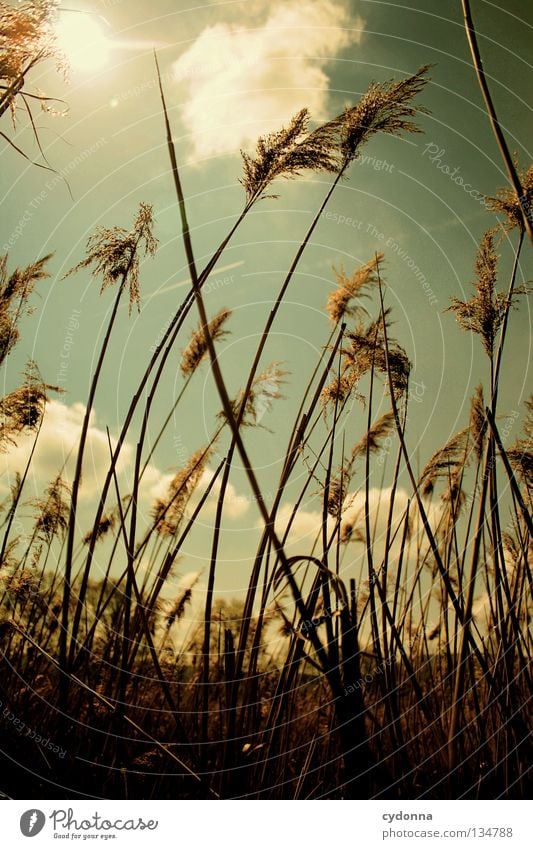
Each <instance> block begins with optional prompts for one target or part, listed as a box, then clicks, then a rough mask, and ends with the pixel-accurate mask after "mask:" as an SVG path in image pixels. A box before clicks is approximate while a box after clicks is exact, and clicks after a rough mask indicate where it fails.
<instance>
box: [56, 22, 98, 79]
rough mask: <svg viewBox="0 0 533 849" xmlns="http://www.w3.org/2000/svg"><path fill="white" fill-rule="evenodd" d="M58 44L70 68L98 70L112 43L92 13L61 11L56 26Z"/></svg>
mask: <svg viewBox="0 0 533 849" xmlns="http://www.w3.org/2000/svg"><path fill="white" fill-rule="evenodd" d="M56 33H57V41H58V45H59V47H60V48H61V50H63V52H64V53H65V55H66V57H67V60H68V63H69V65H70V67H71V68H73V69H75V70H79V71H97V70H99V69H100V68H103V67H104V66H105V65H106V64H107V63H108V61H109V55H110V50H111V42H110V41H109V39H108V38H107V37H106V36H105V34H104V32H103V30H102V27H101V26H100V23H99V22H98V20H97V19H96V18H95V16H94V15H89V14H87V13H85V12H74V11H72V12H70V11H67V10H65V11H63V12H62V13H61V16H60V20H59V22H58V24H57V27H56Z"/></svg>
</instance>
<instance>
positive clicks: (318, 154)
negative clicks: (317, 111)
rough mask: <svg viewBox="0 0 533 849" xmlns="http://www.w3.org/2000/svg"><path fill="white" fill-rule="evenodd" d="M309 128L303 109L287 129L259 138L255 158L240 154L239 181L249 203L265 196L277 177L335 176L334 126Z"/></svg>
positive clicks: (242, 152) (307, 118)
mask: <svg viewBox="0 0 533 849" xmlns="http://www.w3.org/2000/svg"><path fill="white" fill-rule="evenodd" d="M308 125H309V113H308V111H307V109H302V110H300V112H298V114H297V115H295V116H294V118H293V119H292V120H291V122H290V124H289V126H288V127H286V128H285V127H283V128H282V129H281V130H278V131H277V132H275V133H269V134H268V135H266V136H261V137H260V138H259V139H258V141H257V146H256V154H255V157H253V156H249V155H248V154H247V153H245V152H244V151H241V156H242V159H243V169H244V176H243V178H242V179H241V181H240V182H241V184H242V185H243V186H244V189H245V191H246V197H247V199H248V202H252V201H255V200H257V199H258V198H261V197H266V195H265V194H264V193H265V191H266V189H267V188H268V186H269V185H270V183H272V181H273V180H275V179H276V178H277V177H285V178H291V177H298V176H299V175H300V174H301V172H302V171H304V170H311V171H327V172H330V173H333V174H335V173H337V171H338V170H339V164H338V162H337V158H336V152H335V146H336V128H335V125H334V123H332V122H330V123H327V124H324V125H322V126H320V127H317V129H316V130H313V131H311V132H309V131H308ZM271 197H275V195H271Z"/></svg>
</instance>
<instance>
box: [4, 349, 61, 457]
mask: <svg viewBox="0 0 533 849" xmlns="http://www.w3.org/2000/svg"><path fill="white" fill-rule="evenodd" d="M49 391H53V392H61V389H59V388H58V387H57V386H50V385H49V384H47V383H43V381H42V379H41V376H40V374H39V370H38V368H37V366H36V364H35V363H34V362H33V361H32V360H30V361H29V363H28V365H27V366H26V369H25V371H24V383H23V384H22V386H19V387H18V389H14V390H13V392H10V393H9V394H8V395H5V396H4V398H1V399H0V452H1V451H5V450H6V448H7V446H8V445H14V444H15V438H14V437H15V436H17V435H18V434H20V433H22V431H24V430H26V429H28V430H36V429H37V428H38V427H39V424H40V422H41V420H42V417H43V414H44V409H45V406H46V403H47V401H48V400H49V399H48V394H47V393H48V392H49Z"/></svg>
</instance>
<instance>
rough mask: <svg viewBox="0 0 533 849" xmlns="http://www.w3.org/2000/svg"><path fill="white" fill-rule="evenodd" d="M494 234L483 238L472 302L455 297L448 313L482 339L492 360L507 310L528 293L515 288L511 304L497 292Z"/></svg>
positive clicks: (476, 268)
mask: <svg viewBox="0 0 533 849" xmlns="http://www.w3.org/2000/svg"><path fill="white" fill-rule="evenodd" d="M494 233H495V231H494V230H487V232H486V233H485V234H484V235H483V238H482V239H481V244H480V247H479V251H478V254H477V257H476V263H475V270H476V280H475V282H474V284H473V286H474V289H475V295H474V296H473V297H472V298H471V299H470V300H469V301H461V300H459V299H458V298H452V303H451V306H449V307H448V310H447V312H449V311H452V312H454V313H455V315H456V318H457V321H458V322H459V325H460V326H461V327H462V328H463V330H471V331H472V332H473V333H477V334H478V335H479V336H481V340H482V342H483V347H484V348H485V351H486V352H487V354H488V356H489V357H492V355H493V351H494V342H495V339H496V334H497V333H498V330H499V329H500V326H501V324H502V321H503V318H504V315H505V313H506V310H507V308H508V307H509V306H511V305H512V304H513V303H514V300H515V298H516V297H518V295H524V294H526V293H527V291H528V289H527V287H524V286H520V287H517V288H515V290H514V293H513V295H512V298H511V300H510V301H509V299H508V297H507V295H506V294H504V293H503V292H497V291H496V279H497V267H498V256H497V254H496V252H495V250H494Z"/></svg>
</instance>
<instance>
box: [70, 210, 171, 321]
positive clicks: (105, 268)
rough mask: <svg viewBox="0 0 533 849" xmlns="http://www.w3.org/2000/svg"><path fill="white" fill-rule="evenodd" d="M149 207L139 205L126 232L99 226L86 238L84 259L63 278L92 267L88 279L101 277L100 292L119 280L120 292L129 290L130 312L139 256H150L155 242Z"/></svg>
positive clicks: (135, 300) (136, 293) (137, 292)
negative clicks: (130, 227) (130, 226)
mask: <svg viewBox="0 0 533 849" xmlns="http://www.w3.org/2000/svg"><path fill="white" fill-rule="evenodd" d="M152 231H153V207H152V205H151V204H148V203H141V204H139V211H138V213H137V216H136V218H135V221H134V223H133V228H132V229H131V230H130V231H129V232H128V231H127V230H125V229H124V228H123V227H99V228H98V229H97V230H96V232H95V233H93V234H92V235H91V236H89V239H88V241H87V256H86V257H85V259H82V260H81V262H79V263H78V264H77V265H75V266H74V268H71V269H70V271H67V273H66V274H65V275H64V277H69V276H70V275H71V274H75V273H76V272H77V271H79V270H80V269H82V268H89V267H91V266H92V276H93V277H98V276H99V275H100V274H101V275H102V287H101V289H100V292H103V291H104V290H105V289H107V287H108V286H112V285H113V284H114V283H116V282H117V280H118V281H120V286H121V289H122V288H124V287H125V286H126V285H128V287H129V298H130V301H129V303H130V312H131V309H132V307H133V305H134V304H136V305H137V308H139V303H140V297H141V295H140V289H139V266H140V256H141V255H144V256H153V255H154V254H155V252H156V250H157V245H158V242H157V239H156V238H155V236H154V235H153V232H152Z"/></svg>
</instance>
